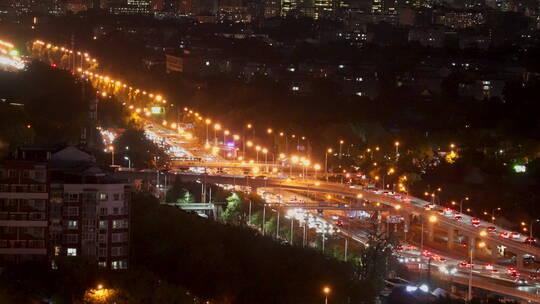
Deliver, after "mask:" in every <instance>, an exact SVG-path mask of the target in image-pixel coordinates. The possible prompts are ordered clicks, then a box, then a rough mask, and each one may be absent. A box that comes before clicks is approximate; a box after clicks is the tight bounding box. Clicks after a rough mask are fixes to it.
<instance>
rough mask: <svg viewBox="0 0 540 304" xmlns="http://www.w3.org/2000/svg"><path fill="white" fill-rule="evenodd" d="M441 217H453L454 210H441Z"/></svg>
mask: <svg viewBox="0 0 540 304" xmlns="http://www.w3.org/2000/svg"><path fill="white" fill-rule="evenodd" d="M443 215H445V216H452V215H454V210H452V209H450V208H444V209H443Z"/></svg>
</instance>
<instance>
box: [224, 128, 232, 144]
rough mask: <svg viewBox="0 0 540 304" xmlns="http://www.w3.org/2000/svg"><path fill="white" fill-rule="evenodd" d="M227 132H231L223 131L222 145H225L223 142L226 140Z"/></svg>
mask: <svg viewBox="0 0 540 304" xmlns="http://www.w3.org/2000/svg"><path fill="white" fill-rule="evenodd" d="M229 134H231V132H229V130H225V131H223V144H224V145H225V142H226V141H227V136H229Z"/></svg>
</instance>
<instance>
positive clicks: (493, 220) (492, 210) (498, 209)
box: [484, 207, 501, 224]
mask: <svg viewBox="0 0 540 304" xmlns="http://www.w3.org/2000/svg"><path fill="white" fill-rule="evenodd" d="M495 211H501V207H497V208H493V209H491V223H492V224H493V223H495ZM484 215H488V213H487V212H486V211H484Z"/></svg>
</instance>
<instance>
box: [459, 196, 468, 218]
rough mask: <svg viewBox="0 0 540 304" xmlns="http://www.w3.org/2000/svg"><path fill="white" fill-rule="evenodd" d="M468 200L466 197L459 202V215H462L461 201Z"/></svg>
mask: <svg viewBox="0 0 540 304" xmlns="http://www.w3.org/2000/svg"><path fill="white" fill-rule="evenodd" d="M468 200H469V197H468V196H466V197H465V198H463V199H461V200H460V201H459V213H461V214H463V201H468Z"/></svg>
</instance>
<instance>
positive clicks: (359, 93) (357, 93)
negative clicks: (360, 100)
mask: <svg viewBox="0 0 540 304" xmlns="http://www.w3.org/2000/svg"><path fill="white" fill-rule="evenodd" d="M362 95H364V94H362V92H356V96H362Z"/></svg>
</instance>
